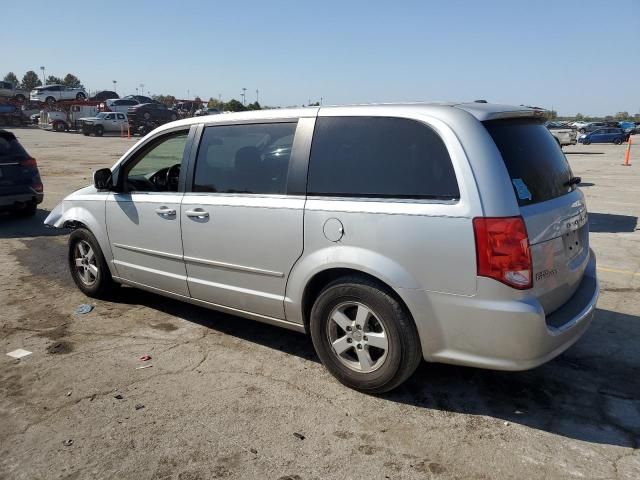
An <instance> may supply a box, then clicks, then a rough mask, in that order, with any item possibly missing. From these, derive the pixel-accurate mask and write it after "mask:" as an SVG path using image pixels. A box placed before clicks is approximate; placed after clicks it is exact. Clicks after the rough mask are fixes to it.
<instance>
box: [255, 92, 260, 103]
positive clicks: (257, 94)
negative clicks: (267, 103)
mask: <svg viewBox="0 0 640 480" xmlns="http://www.w3.org/2000/svg"><path fill="white" fill-rule="evenodd" d="M259 98H260V97H259V92H258V89H257V88H256V103H260V102H259V101H258V100H259Z"/></svg>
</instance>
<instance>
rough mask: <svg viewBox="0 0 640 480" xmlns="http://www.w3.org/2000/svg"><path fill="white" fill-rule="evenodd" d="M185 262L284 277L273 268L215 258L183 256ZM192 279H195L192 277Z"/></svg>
mask: <svg viewBox="0 0 640 480" xmlns="http://www.w3.org/2000/svg"><path fill="white" fill-rule="evenodd" d="M183 258H184V261H185V262H192V263H201V264H203V265H209V266H211V267H218V268H224V269H225V270H237V271H239V272H247V273H255V274H256V275H265V276H268V277H280V278H282V277H284V273H283V272H276V271H273V270H263V269H262V268H255V267H245V266H244V265H236V264H234V263H225V262H216V261H214V260H205V259H204V258H197V257H183ZM190 280H192V281H193V279H192V278H190Z"/></svg>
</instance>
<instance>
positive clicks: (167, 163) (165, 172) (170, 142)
mask: <svg viewBox="0 0 640 480" xmlns="http://www.w3.org/2000/svg"><path fill="white" fill-rule="evenodd" d="M187 136H188V132H186V131H185V132H179V133H177V134H172V135H168V136H166V137H164V138H162V139H161V140H160V141H159V143H155V145H153V146H151V148H150V149H147V150H146V151H144V152H143V153H142V154H141V155H140V156H138V158H136V159H134V161H133V162H132V164H131V165H130V166H129V167H128V168H127V174H126V176H125V179H124V180H125V188H126V190H127V191H136V192H177V191H178V177H179V175H180V165H181V163H182V157H183V154H184V148H185V145H186V144H187Z"/></svg>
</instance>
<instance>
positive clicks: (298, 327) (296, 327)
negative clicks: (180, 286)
mask: <svg viewBox="0 0 640 480" xmlns="http://www.w3.org/2000/svg"><path fill="white" fill-rule="evenodd" d="M113 279H114V280H115V281H116V282H119V283H122V284H125V285H129V286H131V287H137V288H140V289H142V290H147V291H149V292H152V293H157V294H160V295H164V296H165V297H170V298H174V299H176V300H180V301H183V302H187V303H191V304H193V305H198V306H201V307H205V308H209V309H211V310H217V311H220V312H225V313H230V314H232V315H238V316H240V317H244V318H248V319H250V320H256V321H258V322H262V323H268V324H270V325H275V326H277V327H283V328H286V329H288V330H293V331H296V332H300V333H306V330H305V328H304V325H303V324H301V323H295V322H290V321H288V320H283V319H280V318H274V317H269V316H267V315H260V314H258V313H253V312H248V311H246V310H240V309H238V308H233V307H225V306H224V305H219V304H217V303H211V302H207V301H205V300H198V299H195V298H191V297H185V296H184V295H180V294H178V293H173V292H168V291H166V290H162V289H160V288H155V287H150V286H148V285H145V284H142V283H138V282H134V281H131V280H127V279H124V278H120V277H113Z"/></svg>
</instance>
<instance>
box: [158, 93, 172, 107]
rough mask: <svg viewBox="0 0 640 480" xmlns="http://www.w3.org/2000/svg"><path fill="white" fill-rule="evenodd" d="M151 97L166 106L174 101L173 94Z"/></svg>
mask: <svg viewBox="0 0 640 480" xmlns="http://www.w3.org/2000/svg"><path fill="white" fill-rule="evenodd" d="M152 98H153V99H154V100H155V101H156V102H160V103H162V104H164V105H166V106H167V107H172V106H173V105H174V104H175V103H176V97H174V96H173V95H154V96H153V97H152Z"/></svg>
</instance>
